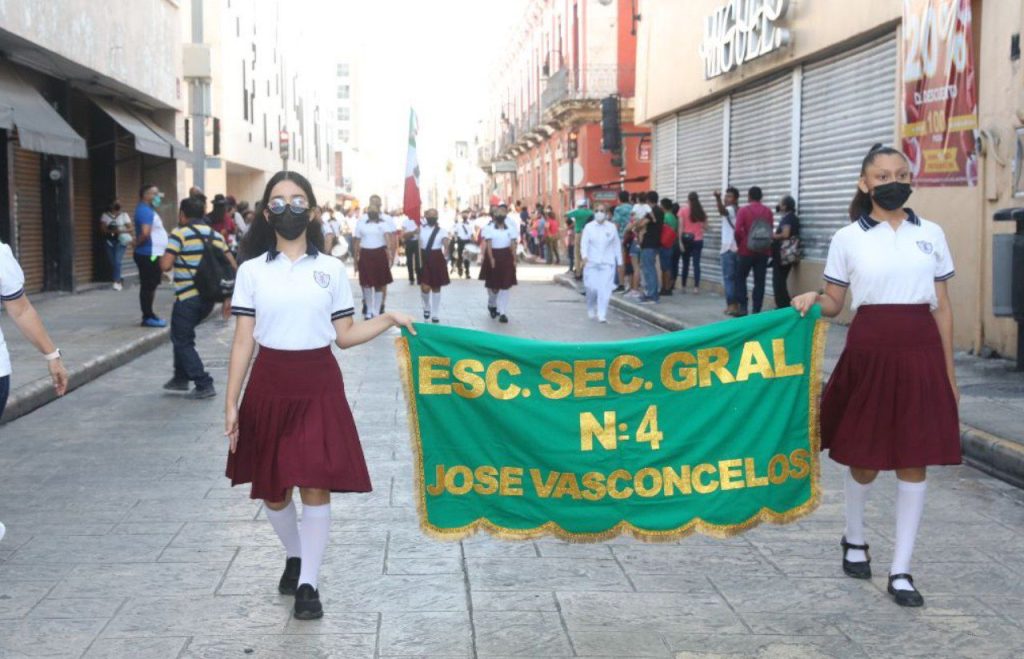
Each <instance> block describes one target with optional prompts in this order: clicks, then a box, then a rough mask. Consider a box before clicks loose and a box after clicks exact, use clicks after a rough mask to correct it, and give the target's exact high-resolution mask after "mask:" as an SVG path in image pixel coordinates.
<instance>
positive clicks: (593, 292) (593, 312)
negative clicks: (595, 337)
mask: <svg viewBox="0 0 1024 659" xmlns="http://www.w3.org/2000/svg"><path fill="white" fill-rule="evenodd" d="M586 290H587V315H588V316H590V317H591V318H594V317H595V316H597V289H596V288H588V289H586Z"/></svg>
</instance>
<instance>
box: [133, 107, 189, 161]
mask: <svg viewBox="0 0 1024 659" xmlns="http://www.w3.org/2000/svg"><path fill="white" fill-rule="evenodd" d="M135 116H136V117H138V118H139V121H141V122H142V123H144V124H146V126H148V127H149V129H150V130H151V131H153V132H154V133H156V134H157V135H159V136H160V139H162V140H163V141H164V142H167V144H169V145H170V147H171V157H172V158H175V159H176V160H187V161H189V162H192V161H193V160H194V159H195V155H194V154H193V153H192V151H190V150H189V148H188V147H187V146H185V145H184V144H182V143H181V142H180V141H179V140H178V138H177V137H175V136H174V133H172V132H170V131H169V130H165V129H164V128H162V127H161V126H159V125H158V124H157V123H156V122H155V121H153V120H152V119H150V118H149V117H147V116H146V115H144V114H142V113H138V114H136V115H135Z"/></svg>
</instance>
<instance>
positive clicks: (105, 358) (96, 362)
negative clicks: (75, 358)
mask: <svg viewBox="0 0 1024 659" xmlns="http://www.w3.org/2000/svg"><path fill="white" fill-rule="evenodd" d="M170 336H171V330H170V327H166V328H163V329H161V330H159V331H156V332H153V333H152V334H147V335H145V336H141V337H139V338H137V339H135V340H134V341H132V342H130V343H128V344H126V345H123V346H121V347H119V348H117V349H116V350H112V351H110V352H107V353H104V354H102V355H99V356H97V357H93V358H91V359H89V360H87V361H85V362H83V363H82V364H79V365H77V366H74V367H72V368H69V369H68V392H71V391H74V390H75V389H78V388H79V387H81V386H82V385H84V384H87V383H89V382H92V381H93V380H95V379H96V378H98V377H100V376H101V375H103V374H104V373H109V372H110V371H112V370H114V369H115V368H117V367H119V366H124V365H125V364H127V363H128V362H130V361H132V360H134V359H137V358H138V357H141V356H142V355H144V354H146V353H148V352H151V351H153V350H155V349H157V348H159V347H160V346H162V345H164V344H165V343H167V341H168V340H169V339H170ZM55 400H57V394H56V393H54V391H53V385H52V384H51V383H50V381H49V380H48V379H45V378H41V379H39V380H36V381H34V382H30V383H29V384H26V385H24V386H22V387H18V388H17V389H16V390H14V391H12V392H11V397H10V399H9V400H8V401H7V409H6V410H5V412H4V416H3V419H0V425H2V424H5V423H9V422H11V421H13V420H15V419H17V418H18V417H22V416H25V415H26V414H28V413H29V412H32V411H34V410H37V409H39V408H40V407H42V406H43V405H46V404H47V403H51V402H53V401H55Z"/></svg>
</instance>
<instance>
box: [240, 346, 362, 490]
mask: <svg viewBox="0 0 1024 659" xmlns="http://www.w3.org/2000/svg"><path fill="white" fill-rule="evenodd" d="M225 475H226V476H227V477H228V478H230V479H231V484H232V485H241V484H244V483H251V484H252V487H251V490H250V493H249V496H250V497H251V498H253V499H266V500H268V501H281V500H283V499H284V497H285V496H286V494H287V492H288V490H289V488H292V487H315V488H319V489H325V490H330V491H332V492H369V491H371V490H372V489H373V488H372V486H371V484H370V476H369V472H368V470H367V468H366V460H365V459H364V457H363V450H362V447H361V446H360V443H359V432H358V431H357V430H356V424H355V420H354V419H353V418H352V411H351V409H350V408H349V405H348V401H347V400H346V398H345V385H344V382H343V380H342V376H341V369H340V368H339V367H338V362H337V361H336V360H335V359H334V355H333V354H332V352H331V349H330V348H329V347H325V348H319V349H316V350H273V349H270V348H264V347H260V349H259V354H258V355H257V356H256V362H255V363H254V364H253V367H252V373H251V375H250V376H249V383H248V385H247V386H246V389H245V395H244V396H243V398H242V405H241V407H240V409H239V413H238V444H237V446H236V449H235V452H234V453H230V452H229V453H228V459H227V468H226V470H225Z"/></svg>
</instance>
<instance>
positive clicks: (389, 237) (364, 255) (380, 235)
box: [352, 195, 398, 320]
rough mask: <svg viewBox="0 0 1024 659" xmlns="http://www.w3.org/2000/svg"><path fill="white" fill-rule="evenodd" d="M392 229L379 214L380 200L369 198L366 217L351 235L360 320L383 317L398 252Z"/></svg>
mask: <svg viewBox="0 0 1024 659" xmlns="http://www.w3.org/2000/svg"><path fill="white" fill-rule="evenodd" d="M395 232H396V228H395V224H394V222H393V221H392V219H391V216H389V215H385V214H384V213H383V212H382V211H381V206H380V197H377V196H376V195H374V196H373V197H370V205H369V207H368V208H367V210H366V214H365V215H364V216H363V217H362V218H361V219H360V220H359V223H358V224H356V229H355V231H354V232H353V234H352V237H353V240H352V251H353V258H354V259H355V264H356V271H357V272H358V273H359V286H360V288H362V289H363V318H364V319H366V320H369V319H370V318H375V317H377V316H379V315H381V314H383V313H384V295H385V293H386V291H387V286H388V284H390V283H391V282H393V281H394V279H393V278H392V277H391V264H392V263H394V260H395V253H396V252H397V251H398V244H397V243H398V240H397V238H396V236H395Z"/></svg>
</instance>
